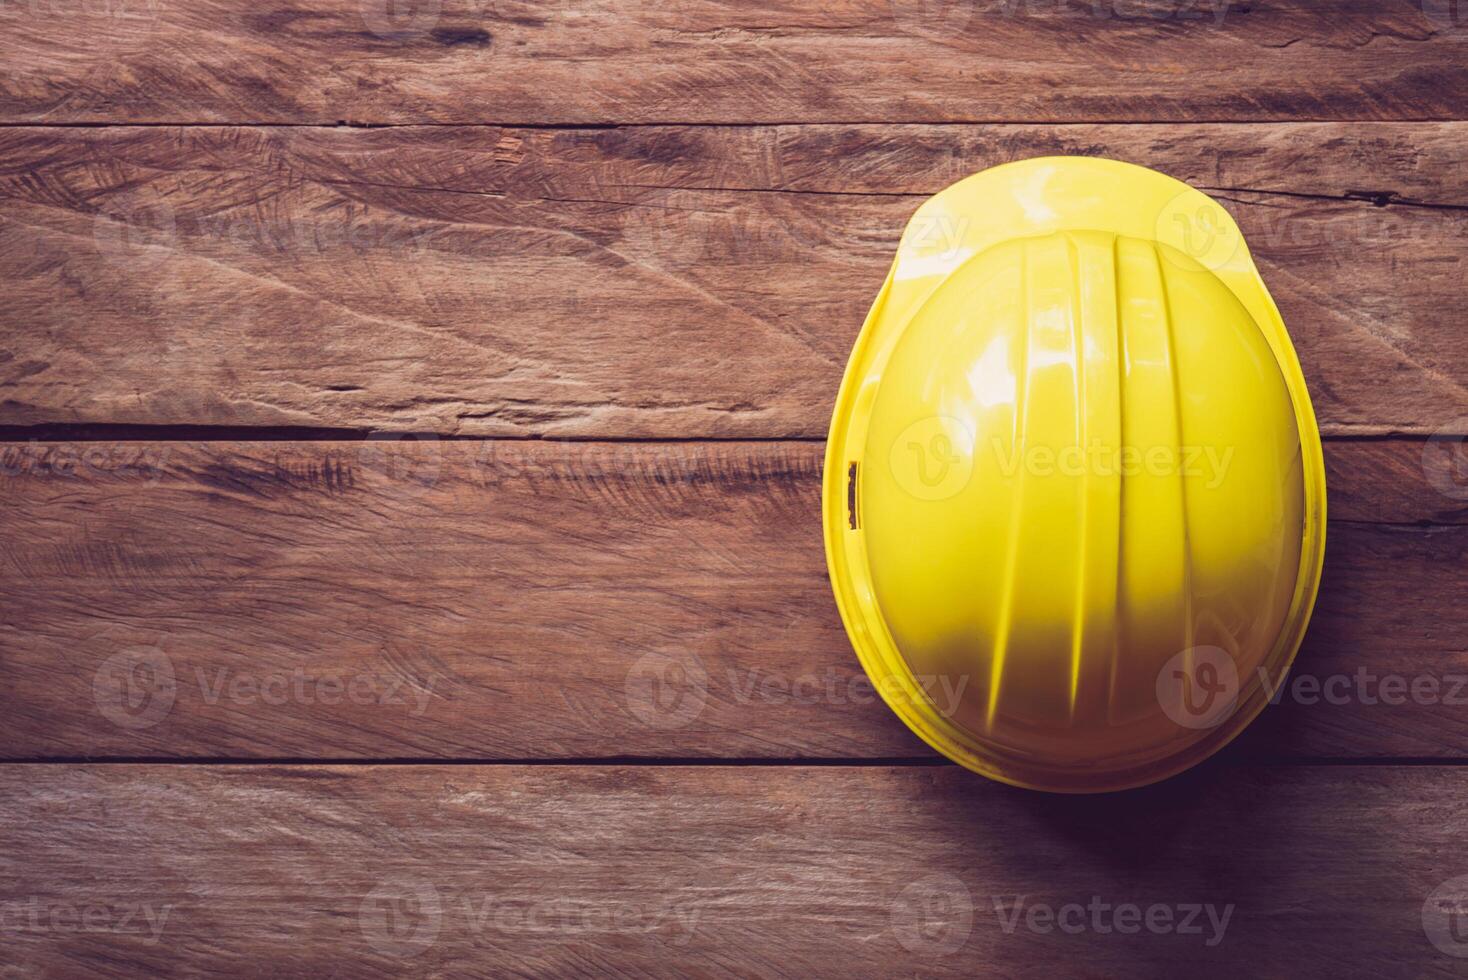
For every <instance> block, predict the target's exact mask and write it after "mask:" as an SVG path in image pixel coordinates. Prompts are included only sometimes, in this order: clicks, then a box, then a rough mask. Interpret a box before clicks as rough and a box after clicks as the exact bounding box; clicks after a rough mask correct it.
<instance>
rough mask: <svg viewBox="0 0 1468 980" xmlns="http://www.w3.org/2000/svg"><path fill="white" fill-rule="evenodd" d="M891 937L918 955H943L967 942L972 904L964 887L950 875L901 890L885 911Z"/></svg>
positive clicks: (935, 876)
mask: <svg viewBox="0 0 1468 980" xmlns="http://www.w3.org/2000/svg"><path fill="white" fill-rule="evenodd" d="M888 911H889V914H888V918H889V920H890V923H891V927H892V934H893V935H894V936H896V937H897V941H898V942H899V943H901V944H902V948H903V949H905V950H907V951H908V952H909V953H914V954H916V955H918V956H947V955H949V954H950V953H956V952H958V951H959V950H960V949H962V948H963V946H964V944H965V943H967V942H968V937H969V933H971V932H972V931H973V927H974V902H973V897H972V896H971V895H970V894H969V890H968V886H967V885H965V884H964V883H963V882H962V881H960V880H959V879H958V878H956V877H954V876H953V875H951V874H934V875H928V876H927V877H925V878H921V879H919V880H917V881H914V882H913V883H912V884H910V885H908V886H907V887H906V888H904V889H902V891H901V893H899V894H898V896H897V898H895V899H894V900H893V901H892V905H891V907H890V909H889V910H888Z"/></svg>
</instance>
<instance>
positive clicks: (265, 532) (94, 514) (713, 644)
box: [0, 440, 1468, 760]
mask: <svg viewBox="0 0 1468 980" xmlns="http://www.w3.org/2000/svg"><path fill="white" fill-rule="evenodd" d="M1457 448H1459V447H1458V446H1457V445H1456V444H1445V445H1444V446H1440V447H1434V448H1433V449H1432V450H1431V451H1430V457H1429V458H1430V459H1431V460H1433V464H1432V466H1431V467H1429V470H1430V471H1431V473H1432V474H1434V475H1432V476H1429V475H1428V471H1426V470H1424V469H1423V459H1424V446H1423V444H1422V443H1421V442H1417V441H1409V440H1400V441H1399V440H1386V441H1361V440H1352V441H1346V442H1332V443H1328V444H1327V450H1328V460H1329V478H1330V481H1331V492H1332V495H1333V496H1332V503H1331V513H1332V515H1333V517H1334V518H1335V520H1334V522H1333V524H1332V526H1331V528H1330V536H1329V541H1328V545H1327V555H1326V572H1325V580H1324V583H1323V585H1322V588H1321V594H1320V601H1319V604H1318V606H1317V608H1316V612H1315V617H1314V621H1313V623H1312V625H1311V629H1310V633H1309V636H1308V639H1307V641H1306V645H1305V648H1304V650H1303V651H1302V653H1301V655H1300V659H1299V661H1298V662H1297V664H1296V668H1295V675H1294V676H1295V682H1292V683H1296V682H1298V683H1302V684H1304V685H1306V686H1304V687H1301V688H1296V687H1293V686H1292V687H1288V688H1286V689H1285V690H1284V692H1283V693H1282V694H1281V695H1280V704H1279V705H1278V706H1276V707H1273V708H1270V709H1269V710H1268V711H1266V713H1265V716H1264V717H1263V718H1262V719H1261V720H1260V722H1259V723H1257V724H1256V725H1255V726H1253V728H1252V729H1251V731H1250V733H1249V734H1248V735H1247V736H1246V737H1245V739H1244V740H1243V742H1242V743H1241V745H1240V746H1238V747H1237V749H1236V750H1237V751H1238V752H1241V753H1243V754H1244V755H1255V756H1259V755H1264V756H1270V757H1287V758H1296V759H1318V758H1322V757H1327V758H1336V757H1374V758H1388V757H1417V756H1421V757H1433V758H1463V757H1468V714H1465V711H1464V707H1463V706H1464V705H1465V704H1468V650H1465V648H1464V646H1463V643H1462V634H1463V624H1464V613H1463V608H1462V603H1461V602H1459V601H1458V598H1459V597H1460V596H1461V594H1462V591H1463V589H1464V588H1465V586H1468V562H1465V561H1464V555H1465V550H1468V509H1465V508H1468V505H1465V500H1468V487H1465V486H1462V485H1458V484H1447V483H1444V482H1443V481H1442V477H1443V476H1445V475H1453V473H1454V471H1453V470H1451V468H1442V467H1439V466H1438V464H1439V463H1443V464H1447V465H1448V466H1449V467H1450V466H1451V464H1452V463H1453V462H1454V459H1453V457H1452V456H1450V455H1442V456H1440V455H1439V454H1438V452H1439V450H1441V451H1443V452H1448V451H1450V450H1455V449H1457ZM821 454H822V447H821V446H820V445H818V444H813V443H755V444H750V443H686V444H683V443H668V444H638V443H628V444H598V443H555V442H541V441H528V442H527V441H519V442H497V441H490V442H475V441H434V440H411V441H402V442H393V441H379V440H368V441H361V442H355V443H354V442H338V443H206V444H186V443H92V444H71V445H54V446H50V445H44V444H36V445H25V444H22V445H11V446H9V447H6V448H4V449H3V451H0V464H3V469H0V490H3V493H4V499H5V500H6V501H7V506H6V508H5V509H4V510H3V511H0V665H3V670H0V685H3V691H4V700H5V705H6V710H5V711H4V712H3V713H0V755H3V756H4V757H7V758H58V757H71V756H83V755H85V756H112V757H124V758H127V757H145V758H178V757H196V758H207V757H240V758H287V759H290V758H307V759H333V758H368V759H371V758H395V759H412V758H445V759H449V758H470V759H509V760H513V759H547V758H551V759H554V758H590V757H595V758H609V757H658V758H693V757H702V758H744V757H747V758H762V759H770V758H777V759H778V758H823V759H862V758H884V757H899V756H901V757H906V756H919V755H921V756H926V755H928V754H929V753H928V751H927V750H926V748H924V747H923V746H922V745H921V743H920V742H918V740H917V739H916V738H914V737H913V736H912V735H911V734H910V733H908V732H907V730H906V729H905V728H904V727H903V726H902V725H901V724H900V723H899V722H898V721H897V720H896V719H895V717H893V716H892V715H891V713H890V712H889V711H888V710H887V709H886V708H885V707H884V706H883V705H882V704H881V703H880V701H879V700H878V699H877V697H876V696H875V694H874V693H873V691H872V690H871V688H870V686H868V685H867V684H866V682H865V680H864V678H863V675H862V673H861V669H860V666H859V665H858V663H857V661H856V658H855V656H854V655H853V654H852V652H851V649H850V645H849V644H848V642H847V640H846V637H845V634H844V632H843V630H842V627H841V624H840V621H839V618H838V617H837V614H836V610H835V607H834V603H833V601H832V598H831V594H830V587H829V585H828V583H827V579H826V572H825V561H824V554H823V549H822V544H821V536H820V525H819V507H820V504H819V485H820V466H821ZM1456 478H1457V479H1459V480H1465V479H1468V469H1465V470H1460V471H1457V473H1456ZM1376 522H1385V523H1376ZM1388 677H1397V678H1398V680H1395V681H1388V680H1386V678H1388ZM1302 678H1313V680H1301V679H1302ZM1311 685H1315V686H1313V687H1312V686H1311ZM1383 685H1388V686H1387V687H1384V686H1383ZM1396 685H1405V688H1404V689H1403V690H1398V689H1397V687H1396ZM1322 687H1323V688H1324V690H1325V695H1324V696H1322V693H1321V688H1322Z"/></svg>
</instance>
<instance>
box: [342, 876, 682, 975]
mask: <svg viewBox="0 0 1468 980" xmlns="http://www.w3.org/2000/svg"><path fill="white" fill-rule="evenodd" d="M698 919H699V910H698V909H697V908H694V907H691V906H685V905H681V904H679V903H678V902H675V901H673V900H671V899H668V898H655V899H653V900H651V901H648V902H636V901H629V900H612V901H608V900H606V899H604V898H597V899H594V900H593V899H589V898H576V897H572V896H562V897H549V898H544V897H530V896H525V897H520V896H507V895H498V894H487V893H477V894H476V893H473V892H465V891H454V892H446V891H444V890H442V889H440V888H439V887H438V886H437V885H435V884H434V883H433V882H431V881H428V880H426V879H423V878H418V877H403V878H394V879H390V880H387V881H383V882H380V883H379V884H378V885H377V886H376V887H374V888H373V889H372V890H371V891H370V892H368V893H367V895H365V896H364V897H363V899H362V901H361V904H360V905H359V906H358V909H357V924H358V927H359V928H360V930H361V932H362V935H363V937H364V938H366V940H367V941H368V943H369V944H370V945H371V946H372V947H373V948H374V949H376V950H377V951H378V952H381V953H384V954H387V955H391V956H397V957H402V958H410V957H413V956H417V955H419V954H420V953H423V952H424V951H426V950H428V949H429V948H431V947H432V946H433V945H434V943H435V942H437V941H438V937H439V936H440V935H442V934H444V933H446V932H457V933H460V934H467V935H469V936H471V937H478V936H483V935H488V934H498V935H503V936H522V937H528V938H531V939H533V938H536V937H539V938H541V939H547V938H551V937H557V936H585V935H594V936H595V935H600V936H614V935H641V936H648V935H658V934H665V935H666V936H667V939H668V942H669V943H670V944H671V945H673V946H685V945H687V944H688V942H689V941H690V940H691V939H692V938H693V934H694V932H695V930H696V929H697V928H698Z"/></svg>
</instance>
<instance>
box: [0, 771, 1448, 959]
mask: <svg viewBox="0 0 1468 980" xmlns="http://www.w3.org/2000/svg"><path fill="white" fill-rule="evenodd" d="M1465 804H1468V772H1465V771H1464V770H1462V769H1458V768H1451V769H1441V768H1394V767H1388V768H1353V767H1325V768H1311V767H1307V768H1296V767H1285V768H1268V767H1265V768H1250V767H1236V768H1235V767H1222V766H1216V765H1210V766H1206V767H1205V768H1204V769H1202V770H1200V771H1195V772H1193V773H1191V774H1189V775H1186V776H1183V777H1180V778H1179V779H1176V780H1172V781H1170V782H1168V783H1166V784H1163V785H1162V786H1158V787H1154V788H1152V789H1149V790H1144V791H1138V792H1132V793H1126V794H1120V795H1114V796H1105V797H1092V798H1073V797H1055V796H1043V795H1040V794H1034V793H1027V792H1022V791H1018V790H1013V789H1009V788H1007V787H1003V786H999V785H996V784H993V783H989V782H987V781H985V780H983V779H981V778H979V777H977V776H974V775H972V774H970V773H967V772H964V771H963V770H960V769H958V768H956V767H897V768H889V767H823V768H806V767H773V768H771V767H620V766H608V767H574V766H569V767H563V766H550V767H530V768H527V767H516V766H493V767H477V766H453V767H445V766H405V767H385V768H384V767H259V766H249V767H238V766H236V767H214V766H187V767H179V766H170V767H155V766H86V765H73V766H64V767H58V766H20V767H17V766H6V767H3V768H0V914H3V915H4V916H5V920H4V921H5V926H6V927H5V955H6V961H7V963H8V964H9V966H10V967H11V968H14V969H17V970H19V975H22V976H67V977H124V976H136V975H138V974H139V973H143V974H146V975H149V976H211V975H218V974H220V973H230V974H233V973H238V972H249V973H252V974H255V975H260V974H269V975H274V976H290V977H294V976H353V977H377V976H430V977H447V976H467V975H473V976H575V975H587V974H595V975H598V976H668V977H689V976H691V977H714V976H727V975H730V974H738V975H740V976H753V977H787V976H812V977H849V976H896V975H914V974H916V975H921V976H953V977H969V976H974V975H976V974H979V973H982V974H984V975H992V976H1004V977H1022V978H1029V977H1034V978H1047V980H1048V978H1051V977H1055V976H1072V975H1077V974H1079V973H1083V974H1085V975H1088V976H1107V977H1109V976H1179V975H1189V976H1278V977H1287V976H1332V975H1337V976H1413V977H1428V976H1434V977H1435V976H1443V977H1451V976H1458V975H1460V974H1459V968H1458V965H1459V964H1461V962H1462V961H1461V959H1458V958H1457V957H1460V956H1461V955H1462V952H1463V949H1464V946H1463V940H1462V938H1461V933H1460V932H1459V931H1458V930H1457V921H1456V920H1457V919H1458V917H1460V916H1461V914H1462V912H1461V908H1462V904H1463V902H1464V900H1465V891H1464V889H1465V887H1468V884H1465V878H1464V877H1463V876H1464V875H1465V872H1468V863H1465V862H1464V861H1463V859H1462V857H1461V848H1460V847H1459V846H1458V845H1459V843H1460V842H1461V841H1462V839H1463V835H1464V834H1465V833H1468V806H1465ZM1077 906H1080V907H1081V908H1079V909H1077V908H1076V907H1077ZM1128 906H1130V907H1131V908H1130V909H1127V908H1126V907H1128ZM1149 910H1150V915H1149V914H1148V913H1149Z"/></svg>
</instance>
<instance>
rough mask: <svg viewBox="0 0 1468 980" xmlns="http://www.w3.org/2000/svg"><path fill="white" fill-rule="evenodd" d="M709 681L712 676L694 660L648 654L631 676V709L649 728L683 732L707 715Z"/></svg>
mask: <svg viewBox="0 0 1468 980" xmlns="http://www.w3.org/2000/svg"><path fill="white" fill-rule="evenodd" d="M708 681H709V679H708V672H707V671H706V670H704V669H703V666H702V665H701V664H699V663H698V661H697V660H696V659H694V658H692V657H685V658H678V657H672V656H669V655H668V654H666V653H658V652H652V653H646V654H643V655H642V656H641V657H639V658H638V659H637V662H636V663H634V664H633V665H632V669H631V670H629V671H628V672H627V679H626V683H625V684H624V689H625V691H626V695H627V707H628V709H629V710H630V711H631V712H632V714H634V715H636V716H637V719H638V720H639V721H641V722H642V723H643V724H644V725H647V726H648V727H649V728H655V729H658V730H661V731H671V730H674V729H678V728H683V727H685V726H687V725H690V724H692V723H693V722H694V721H695V720H696V719H697V718H698V716H699V715H701V714H703V709H704V705H705V704H707V703H708Z"/></svg>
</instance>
